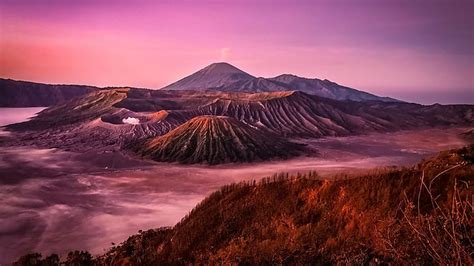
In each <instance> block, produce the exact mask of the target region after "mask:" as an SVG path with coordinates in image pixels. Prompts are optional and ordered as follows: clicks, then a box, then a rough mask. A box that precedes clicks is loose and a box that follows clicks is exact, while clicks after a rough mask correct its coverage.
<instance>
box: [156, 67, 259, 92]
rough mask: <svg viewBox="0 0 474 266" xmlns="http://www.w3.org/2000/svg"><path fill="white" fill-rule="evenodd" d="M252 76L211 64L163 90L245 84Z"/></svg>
mask: <svg viewBox="0 0 474 266" xmlns="http://www.w3.org/2000/svg"><path fill="white" fill-rule="evenodd" d="M253 79H255V77H254V76H252V75H250V74H248V73H246V72H244V71H242V70H240V69H238V68H236V67H235V66H233V65H231V64H229V63H225V62H219V63H213V64H210V65H208V66H207V67H205V68H203V69H201V70H199V71H197V72H195V73H193V74H191V75H190V76H187V77H185V78H183V79H181V80H178V81H177V82H175V83H173V84H170V85H168V86H166V87H164V88H163V89H166V90H207V89H217V88H221V87H224V86H226V85H228V84H233V83H240V82H247V81H249V80H253Z"/></svg>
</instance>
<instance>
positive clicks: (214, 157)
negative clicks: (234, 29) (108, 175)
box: [133, 115, 303, 164]
mask: <svg viewBox="0 0 474 266" xmlns="http://www.w3.org/2000/svg"><path fill="white" fill-rule="evenodd" d="M133 149H134V150H135V151H136V152H138V153H139V154H141V155H143V156H146V157H149V158H151V159H153V160H156V161H164V162H181V163H208V164H218V163H232V162H253V161H263V160H268V159H272V158H288V157H292V156H296V155H298V154H300V152H301V151H303V147H302V145H300V144H295V143H291V142H289V141H287V140H285V139H283V138H280V137H278V136H277V135H274V134H272V133H270V132H268V131H263V130H262V129H257V128H253V127H251V126H249V125H247V124H245V123H243V122H240V121H238V120H236V119H234V118H231V117H226V116H209V115H207V116H198V117H195V118H192V119H190V120H189V121H187V122H186V123H184V124H182V125H180V126H179V127H177V128H175V129H173V130H172V131H170V132H169V133H167V134H165V135H163V136H160V137H156V138H153V139H151V140H148V141H145V142H143V143H140V144H138V145H135V146H134V148H133Z"/></svg>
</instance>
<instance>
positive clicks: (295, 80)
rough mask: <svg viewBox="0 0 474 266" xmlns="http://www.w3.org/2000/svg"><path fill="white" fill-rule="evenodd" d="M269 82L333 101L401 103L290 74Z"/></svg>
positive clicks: (329, 82) (331, 83) (335, 84)
mask: <svg viewBox="0 0 474 266" xmlns="http://www.w3.org/2000/svg"><path fill="white" fill-rule="evenodd" d="M269 80H271V81H274V82H279V83H282V84H285V85H287V86H288V87H289V88H291V89H292V90H298V91H302V92H305V93H308V94H312V95H316V96H319V97H324V98H329V99H333V100H339V101H346V100H350V101H357V102H360V101H383V102H399V101H398V100H396V99H392V98H389V97H379V96H376V95H373V94H370V93H367V92H364V91H359V90H356V89H352V88H349V87H345V86H341V85H339V84H337V83H335V82H332V81H329V80H320V79H308V78H302V77H298V76H295V75H289V74H283V75H280V76H277V77H274V78H270V79H269Z"/></svg>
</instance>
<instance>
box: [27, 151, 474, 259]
mask: <svg viewBox="0 0 474 266" xmlns="http://www.w3.org/2000/svg"><path fill="white" fill-rule="evenodd" d="M473 163H474V146H470V147H466V148H463V149H460V150H456V151H446V152H442V153H440V154H439V155H438V156H437V157H435V158H432V159H428V160H424V161H422V162H421V163H419V164H418V165H417V166H415V167H413V168H404V169H378V170H373V171H371V172H369V173H367V174H365V175H363V176H358V177H350V176H339V177H337V178H335V179H334V180H331V181H329V180H322V179H321V178H320V177H318V175H317V174H316V173H314V172H312V173H308V174H305V175H301V174H299V175H288V174H278V175H275V176H273V177H270V178H264V179H262V180H261V181H259V182H255V181H253V182H244V183H239V184H232V185H228V186H225V187H223V188H222V189H220V190H219V191H217V192H215V193H213V194H212V195H210V196H209V197H208V198H206V199H205V200H204V201H202V202H201V203H200V204H198V206H196V207H195V208H194V209H193V210H192V211H191V212H190V213H189V214H188V215H187V216H186V217H184V218H183V219H182V220H181V222H179V223H178V224H177V225H176V226H174V227H173V228H162V229H154V230H149V231H145V232H140V233H139V234H137V235H134V236H131V237H130V238H129V239H127V240H126V241H125V242H123V243H122V244H120V245H119V246H116V247H112V248H111V249H110V250H109V251H108V252H107V253H106V254H104V255H102V256H100V257H98V258H96V259H95V260H94V263H95V264H97V265H161V264H165V265H166V264H201V263H204V264H220V263H225V264H228V263H232V264H234V263H236V264H295V263H296V264H307V263H311V264H312V263H355V264H361V263H364V264H365V263H397V264H398V263H402V264H408V263H423V264H425V263H427V264H431V263H436V264H471V265H472V264H473V254H474V244H473V235H472V232H473V228H472V219H473V206H472V198H473V189H472V186H473V185H474V184H473V177H474V165H473ZM18 265H28V264H21V263H19V264H18Z"/></svg>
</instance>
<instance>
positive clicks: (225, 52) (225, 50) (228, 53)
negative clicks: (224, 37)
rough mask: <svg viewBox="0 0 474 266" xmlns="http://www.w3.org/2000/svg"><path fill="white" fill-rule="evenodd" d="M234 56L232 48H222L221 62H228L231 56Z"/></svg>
mask: <svg viewBox="0 0 474 266" xmlns="http://www.w3.org/2000/svg"><path fill="white" fill-rule="evenodd" d="M231 54H232V50H231V49H230V48H227V47H225V48H221V58H220V59H221V61H226V60H227V59H229V57H230V56H231Z"/></svg>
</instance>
